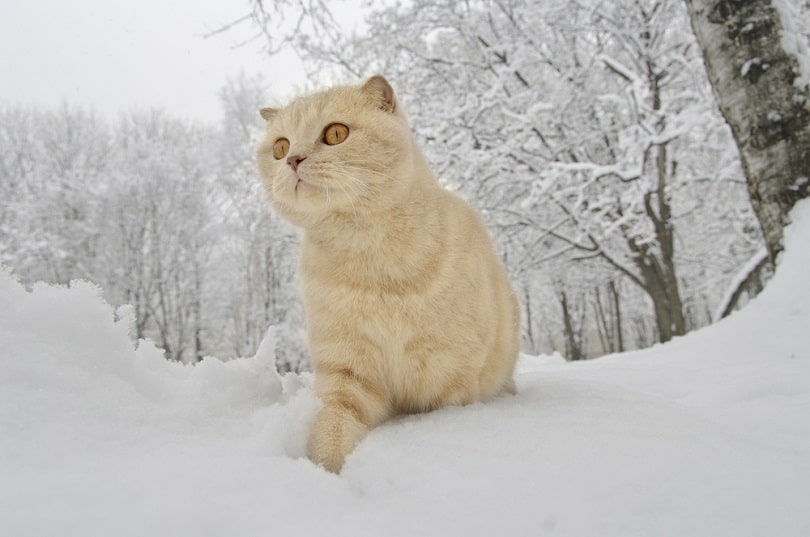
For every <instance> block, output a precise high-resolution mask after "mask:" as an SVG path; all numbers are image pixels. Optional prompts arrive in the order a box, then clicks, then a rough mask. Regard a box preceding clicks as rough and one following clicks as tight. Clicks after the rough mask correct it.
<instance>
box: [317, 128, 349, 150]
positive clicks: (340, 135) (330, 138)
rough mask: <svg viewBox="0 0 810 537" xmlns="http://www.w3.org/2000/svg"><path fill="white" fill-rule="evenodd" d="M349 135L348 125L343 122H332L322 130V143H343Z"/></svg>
mask: <svg viewBox="0 0 810 537" xmlns="http://www.w3.org/2000/svg"><path fill="white" fill-rule="evenodd" d="M348 136H349V127H347V126H346V125H344V124H343V123H332V124H331V125H329V126H328V127H326V128H325V129H324V130H323V143H325V144H326V145H337V144H340V143H343V141H344V140H346V138H347V137H348Z"/></svg>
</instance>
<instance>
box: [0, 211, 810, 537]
mask: <svg viewBox="0 0 810 537" xmlns="http://www.w3.org/2000/svg"><path fill="white" fill-rule="evenodd" d="M793 216H794V224H793V225H792V226H791V227H790V228H789V229H788V230H787V234H786V245H787V249H786V252H785V255H784V257H783V259H782V262H781V263H780V266H779V268H778V271H777V273H776V276H775V277H774V279H773V280H772V282H771V283H770V284H769V285H768V287H767V289H766V290H765V291H764V292H763V293H762V294H761V295H760V296H759V297H758V298H757V299H756V300H755V301H753V302H752V304H751V305H750V306H749V307H748V308H747V309H745V310H744V311H742V312H739V313H736V314H734V315H732V316H731V317H730V318H729V319H727V320H725V321H723V322H721V323H719V324H718V325H715V326H713V327H710V328H708V329H705V330H702V331H700V332H697V333H693V334H691V335H689V336H687V337H684V338H680V339H678V340H676V341H674V342H672V343H669V344H667V345H662V346H657V347H654V348H653V349H649V350H646V351H642V352H634V353H627V354H622V355H614V356H611V357H606V358H602V359H599V360H596V361H592V362H585V363H577V364H566V363H564V362H562V361H561V360H559V359H554V358H529V357H525V358H524V359H523V360H522V363H521V365H520V372H519V374H518V376H517V383H518V388H519V390H520V393H519V395H517V396H514V397H512V396H509V397H503V398H499V399H497V400H494V401H491V402H489V403H487V404H477V405H473V406H470V407H464V408H449V409H444V410H441V411H439V412H434V413H431V414H425V415H418V416H408V417H402V418H399V419H396V420H393V421H391V422H389V423H387V424H385V425H384V426H382V427H380V428H379V429H377V430H375V431H374V432H373V433H372V434H371V435H370V436H369V437H368V438H367V439H366V440H365V441H363V442H362V443H361V444H360V445H359V446H358V448H357V449H356V450H355V452H354V453H353V454H352V455H351V456H350V457H349V459H348V461H347V463H346V466H345V468H344V471H343V473H342V475H340V476H334V475H330V474H327V473H326V472H324V471H323V470H321V469H319V468H317V467H315V466H314V465H312V464H311V463H310V462H308V461H307V460H306V459H305V458H303V454H304V445H305V438H306V431H307V428H308V423H309V421H310V419H311V417H312V415H313V413H314V411H315V409H316V407H317V401H316V399H315V397H314V396H313V394H312V391H311V389H310V385H311V378H310V377H309V376H307V375H303V376H294V375H288V376H286V377H284V378H279V377H278V376H277V375H276V374H275V371H274V369H273V348H272V341H273V334H272V332H270V333H268V336H267V337H266V338H265V342H264V344H263V346H262V348H261V349H260V350H259V352H258V353H257V356H256V357H255V358H253V359H249V360H234V361H230V362H227V363H223V362H220V361H219V360H216V359H206V360H205V361H203V362H202V363H201V364H199V365H197V366H196V367H189V366H182V365H178V364H175V363H169V362H167V361H165V360H164V359H163V357H162V355H161V352H160V351H159V350H157V349H155V348H154V346H152V345H151V344H149V343H148V342H142V343H141V344H140V346H139V347H138V349H137V350H133V348H132V345H131V343H130V340H129V338H128V336H127V330H128V328H127V327H128V324H129V320H128V319H127V311H126V310H122V311H119V312H118V314H117V315H114V312H113V310H112V308H110V306H108V305H107V304H105V303H104V302H103V301H102V300H101V298H100V292H99V290H98V289H96V288H95V287H93V286H92V285H89V284H87V283H81V282H78V283H75V284H74V285H73V286H72V287H71V288H69V289H66V288H58V287H51V286H45V285H42V286H37V287H35V288H34V289H33V290H32V292H27V291H25V290H24V289H23V288H22V287H21V286H20V285H19V284H17V283H16V281H14V280H13V278H12V277H11V276H9V275H8V274H7V273H6V272H0V312H2V313H0V535H10V536H11V535H14V536H17V535H43V536H45V535H47V536H51V535H82V536H86V535H104V536H107V535H172V536H177V535H193V536H199V535H228V536H230V535H234V536H235V535H238V536H245V535H353V536H356V535H379V536H406V535H437V536H439V535H441V536H446V535H464V536H469V535H482V536H483V535H487V536H490V535H510V536H513V535H543V534H554V535H570V536H600V537H603V536H610V535H617V536H618V535H622V536H628V535H640V536H641V535H644V536H646V535H673V536H683V535H705V536H717V535H735V536H740V535H763V536H775V535H779V536H787V535H810V307H809V306H808V303H810V277H809V276H810V271H809V269H808V267H810V202H809V201H805V202H803V203H802V204H800V205H799V206H798V207H797V209H796V210H795V211H794V215H793ZM115 317H118V318H120V319H122V320H119V321H118V322H115V321H114V318H115Z"/></svg>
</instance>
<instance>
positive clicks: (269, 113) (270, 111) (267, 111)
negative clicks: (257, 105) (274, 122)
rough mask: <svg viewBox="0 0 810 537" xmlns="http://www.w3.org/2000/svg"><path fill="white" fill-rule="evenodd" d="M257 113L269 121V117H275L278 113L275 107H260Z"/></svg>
mask: <svg viewBox="0 0 810 537" xmlns="http://www.w3.org/2000/svg"><path fill="white" fill-rule="evenodd" d="M259 114H260V115H261V116H262V118H263V119H264V120H265V121H270V120H271V119H273V118H274V117H276V114H278V110H276V109H275V108H262V109H261V110H259Z"/></svg>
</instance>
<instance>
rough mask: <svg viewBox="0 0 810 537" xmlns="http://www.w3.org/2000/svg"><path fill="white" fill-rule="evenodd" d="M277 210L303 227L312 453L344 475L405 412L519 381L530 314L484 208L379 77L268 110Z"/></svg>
mask: <svg viewBox="0 0 810 537" xmlns="http://www.w3.org/2000/svg"><path fill="white" fill-rule="evenodd" d="M261 114H262V117H264V118H265V119H266V120H267V137H266V139H265V140H264V142H263V143H262V144H261V146H260V147H259V150H258V165H259V170H260V172H261V176H262V180H263V183H264V186H265V188H266V189H267V192H268V193H269V195H270V199H271V202H272V205H273V207H274V208H275V209H276V211H278V213H279V214H281V215H282V216H283V217H284V218H286V219H288V220H289V221H290V222H292V223H293V224H295V225H297V226H300V227H301V228H303V239H302V245H301V259H300V265H299V271H300V277H301V282H302V287H303V297H304V306H305V309H306V316H307V325H308V336H309V347H310V352H311V354H312V366H313V369H314V372H315V389H316V392H317V394H318V395H319V397H320V399H321V401H322V403H323V407H322V408H321V410H320V411H319V412H318V414H317V415H316V417H315V421H314V424H313V426H312V431H311V433H310V438H309V444H308V446H309V454H310V458H311V459H312V460H313V461H315V462H316V463H319V464H322V465H323V466H324V467H325V468H326V469H327V470H330V471H332V472H339V471H340V469H341V467H342V466H343V462H344V459H345V457H346V455H347V454H348V453H349V452H350V451H351V450H352V449H353V448H354V446H355V445H356V444H357V443H358V442H359V441H360V440H361V439H362V438H363V437H364V436H365V435H366V433H367V432H368V431H369V429H370V428H372V427H374V426H376V425H377V424H379V423H380V422H382V421H383V420H385V419H386V418H388V417H390V416H393V415H395V414H397V413H405V412H408V413H410V412H423V411H428V410H432V409H435V408H439V407H441V406H445V405H464V404H468V403H473V402H475V401H480V400H482V399H486V398H488V397H491V396H494V395H496V394H498V393H501V392H504V391H506V392H510V393H514V392H515V386H514V383H513V380H512V373H513V370H514V366H515V360H516V358H517V354H518V345H519V333H520V319H519V311H518V304H517V300H516V299H515V295H514V293H513V292H512V289H511V286H510V284H509V281H508V279H507V276H506V271H505V270H504V267H503V265H502V264H501V262H500V261H499V259H498V257H497V255H496V254H495V251H494V249H493V247H492V243H491V242H490V239H489V236H488V234H487V231H486V229H485V227H484V225H483V223H482V221H481V219H480V218H479V216H478V215H477V214H476V212H475V211H474V210H473V209H472V208H470V207H469V206H468V205H467V204H466V203H465V202H463V201H462V200H461V199H460V198H458V197H457V196H456V195H454V194H452V193H450V192H448V191H447V190H445V189H443V188H441V187H440V186H439V184H438V183H437V181H436V177H435V176H434V174H433V173H432V172H431V170H430V169H429V167H428V164H427V162H426V161H425V158H424V157H423V155H422V153H421V151H420V150H419V149H418V148H417V146H416V143H415V141H414V138H413V136H412V135H411V132H410V129H409V126H408V121H407V119H406V117H405V114H404V113H403V111H402V110H401V108H400V107H399V106H398V104H397V101H396V98H395V97H394V92H393V90H392V89H391V86H390V85H389V84H388V82H387V81H386V80H385V79H384V78H383V77H381V76H375V77H372V78H371V79H369V80H368V81H367V82H366V83H365V84H363V85H362V86H359V87H358V86H346V87H337V88H333V89H330V90H326V91H322V92H320V93H315V94H313V95H310V96H306V97H301V98H299V99H296V100H294V101H293V102H292V103H290V104H289V105H288V106H287V107H286V108H283V109H280V110H274V109H269V108H265V109H262V111H261Z"/></svg>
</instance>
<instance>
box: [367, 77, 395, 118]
mask: <svg viewBox="0 0 810 537" xmlns="http://www.w3.org/2000/svg"><path fill="white" fill-rule="evenodd" d="M362 90H363V91H365V92H366V93H368V94H370V95H371V96H372V97H374V99H375V100H376V101H377V103H378V106H379V107H380V109H382V110H385V111H386V112H391V113H393V112H394V111H395V110H396V109H397V99H396V97H394V89H393V88H392V87H391V84H389V83H388V81H387V80H386V79H385V78H383V77H382V76H381V75H374V76H373V77H371V78H369V79H368V80H366V83H365V84H363V87H362Z"/></svg>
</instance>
